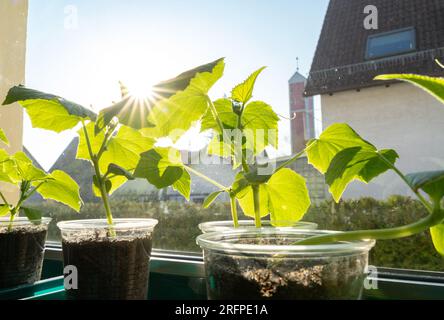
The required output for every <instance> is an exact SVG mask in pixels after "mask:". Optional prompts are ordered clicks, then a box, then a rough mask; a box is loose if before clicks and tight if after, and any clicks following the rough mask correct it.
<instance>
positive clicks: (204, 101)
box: [135, 60, 310, 227]
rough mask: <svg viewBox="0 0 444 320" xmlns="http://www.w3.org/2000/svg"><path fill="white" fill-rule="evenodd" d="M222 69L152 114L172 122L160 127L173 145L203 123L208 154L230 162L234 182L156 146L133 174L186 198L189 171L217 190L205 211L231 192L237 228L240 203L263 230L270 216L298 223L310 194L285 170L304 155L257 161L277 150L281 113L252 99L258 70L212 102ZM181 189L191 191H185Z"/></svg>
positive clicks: (284, 222)
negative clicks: (272, 163) (208, 135)
mask: <svg viewBox="0 0 444 320" xmlns="http://www.w3.org/2000/svg"><path fill="white" fill-rule="evenodd" d="M223 70H224V62H223V60H219V61H218V62H217V64H216V65H215V67H214V69H213V70H212V72H207V73H202V74H201V75H200V81H199V83H197V84H196V85H195V86H194V87H192V88H188V89H186V90H185V92H187V91H188V92H189V93H188V94H185V95H184V96H183V97H182V99H176V104H175V105H174V108H171V107H170V108H159V107H158V106H157V108H154V110H153V114H157V115H158V116H160V117H161V118H165V119H168V121H169V123H171V124H174V125H169V126H164V127H162V129H165V131H163V132H162V133H163V134H164V135H168V136H170V137H171V138H173V141H176V140H177V139H178V138H180V137H181V136H182V135H183V133H184V132H185V131H186V130H188V129H189V128H190V127H191V126H192V125H193V124H194V123H195V122H196V121H198V120H200V122H201V131H207V130H211V131H212V132H213V138H212V140H211V142H210V144H209V146H208V153H209V154H210V155H216V156H220V157H225V158H230V159H231V160H232V163H233V170H236V172H237V174H236V178H235V181H234V182H233V184H232V185H231V186H223V185H221V184H220V183H218V182H216V181H214V180H213V179H211V178H210V177H208V176H206V175H204V174H202V173H200V172H198V171H196V170H195V169H193V168H192V167H191V166H188V165H185V164H183V163H182V161H181V157H180V153H179V151H178V150H176V149H174V147H163V148H159V147H156V148H153V149H152V150H150V151H149V152H147V153H145V154H143V155H142V157H141V160H140V162H139V165H138V167H137V168H136V173H135V175H136V176H138V177H144V178H146V179H148V181H149V182H151V183H152V184H154V185H155V186H157V187H158V188H164V187H167V186H173V187H174V188H175V189H177V190H178V191H179V192H181V190H182V192H181V193H182V194H184V195H185V197H187V198H189V188H190V173H191V174H194V175H196V176H198V177H200V178H202V179H204V180H206V181H207V182H209V183H211V184H213V185H214V186H215V187H216V188H217V189H218V190H217V191H215V192H214V193H212V194H210V195H209V196H208V198H207V199H206V200H205V202H204V207H208V206H209V205H211V203H212V202H213V201H215V200H216V199H217V197H219V196H220V195H221V194H222V193H227V194H228V195H229V197H230V203H231V213H232V218H233V225H234V226H235V227H237V226H238V213H237V203H239V205H240V207H241V208H242V210H243V212H244V214H245V215H247V216H249V217H252V218H254V221H255V225H256V226H257V227H261V225H262V223H261V220H262V219H263V218H264V217H266V216H268V215H270V220H271V221H272V223H273V224H275V225H288V224H292V223H294V222H296V221H299V220H300V219H301V218H302V217H303V215H304V214H305V212H306V211H307V209H308V207H309V206H310V198H309V195H308V190H307V187H306V183H305V179H304V178H303V177H302V176H300V175H299V174H297V173H296V172H294V171H292V170H290V169H286V168H285V166H287V165H289V164H291V163H292V162H293V161H295V160H296V159H297V158H298V157H300V156H301V155H302V153H301V154H299V155H296V156H295V157H293V158H292V159H291V161H288V162H287V163H285V166H280V167H278V168H274V167H272V168H270V167H269V166H268V165H266V164H263V165H262V164H261V163H259V162H258V160H257V158H258V156H259V155H260V154H261V153H262V152H264V150H265V148H266V147H268V146H272V147H277V141H278V121H279V117H278V116H277V114H276V113H275V112H274V111H273V109H272V107H271V106H270V105H268V104H267V103H265V102H263V101H257V100H256V101H251V100H252V98H253V89H254V85H255V82H256V79H257V77H258V76H259V74H260V73H261V72H262V71H263V70H264V68H260V69H259V70H257V71H255V72H254V73H252V74H251V75H250V76H249V77H248V78H247V79H246V80H245V81H244V82H242V83H241V84H239V85H237V86H235V87H234V88H233V90H232V91H231V96H230V97H229V98H222V99H218V100H215V101H214V100H213V99H212V98H211V97H210V96H209V94H208V90H209V88H210V87H211V86H212V85H213V84H214V83H215V82H216V81H217V80H218V79H219V78H220V77H222V73H223ZM209 84H210V85H211V86H210V85H209ZM178 125H180V129H182V131H181V132H178V131H177V130H172V129H177V126H178ZM158 129H159V128H157V130H158ZM149 130H152V129H148V131H149ZM154 130H156V128H154ZM183 190H186V191H187V192H185V193H184V192H183Z"/></svg>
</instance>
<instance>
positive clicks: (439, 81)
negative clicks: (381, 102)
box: [375, 74, 444, 103]
mask: <svg viewBox="0 0 444 320" xmlns="http://www.w3.org/2000/svg"><path fill="white" fill-rule="evenodd" d="M375 80H400V81H405V82H409V83H412V84H414V85H415V86H417V87H419V88H421V89H423V90H424V91H426V92H428V93H430V94H431V95H432V96H434V97H435V98H436V99H438V100H439V101H440V102H441V103H444V78H434V77H428V76H421V75H416V74H386V75H380V76H377V77H376V78H375Z"/></svg>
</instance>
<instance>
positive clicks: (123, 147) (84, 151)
mask: <svg viewBox="0 0 444 320" xmlns="http://www.w3.org/2000/svg"><path fill="white" fill-rule="evenodd" d="M86 130H87V132H88V137H89V139H90V142H91V149H92V151H93V153H94V154H97V153H98V152H99V150H100V148H101V146H102V143H103V140H104V139H105V134H104V133H103V132H99V133H98V134H97V135H95V134H94V123H92V122H91V123H89V124H87V126H86ZM79 137H80V139H79V146H78V149H77V158H78V159H85V160H90V161H91V159H90V156H89V152H88V146H87V143H86V138H85V134H84V131H83V128H82V129H81V130H79ZM154 142H155V141H154V139H152V138H149V137H144V136H143V135H142V134H141V133H140V132H139V131H137V130H135V129H132V128H130V127H127V126H121V127H120V129H119V131H118V133H117V134H116V135H115V136H114V137H112V138H111V139H110V141H109V142H108V146H107V148H106V151H105V152H103V154H102V156H101V158H100V161H99V169H100V172H101V173H102V174H103V173H105V172H107V171H108V168H109V165H110V164H114V165H117V166H119V167H121V168H122V169H124V170H126V171H128V172H129V173H132V172H133V171H134V170H135V168H136V166H137V164H138V162H139V159H140V154H141V153H142V152H144V151H146V150H149V149H150V148H151V147H152V146H153V145H154ZM109 180H110V181H111V184H112V188H111V189H110V190H109V192H110V194H112V193H114V192H115V191H116V190H117V189H118V188H119V187H121V186H122V185H123V184H124V183H125V182H126V181H127V178H126V177H125V176H121V175H119V176H113V177H111V178H109ZM93 189H94V194H95V195H96V196H100V190H98V189H97V186H94V187H93Z"/></svg>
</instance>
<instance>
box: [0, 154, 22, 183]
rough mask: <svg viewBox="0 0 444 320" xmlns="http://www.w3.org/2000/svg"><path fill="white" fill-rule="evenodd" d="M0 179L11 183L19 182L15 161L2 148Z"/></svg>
mask: <svg viewBox="0 0 444 320" xmlns="http://www.w3.org/2000/svg"><path fill="white" fill-rule="evenodd" d="M0 181H3V182H9V183H13V184H15V183H17V182H19V174H18V170H17V165H16V162H15V160H14V158H12V157H10V156H9V154H8V153H7V152H6V150H4V149H0Z"/></svg>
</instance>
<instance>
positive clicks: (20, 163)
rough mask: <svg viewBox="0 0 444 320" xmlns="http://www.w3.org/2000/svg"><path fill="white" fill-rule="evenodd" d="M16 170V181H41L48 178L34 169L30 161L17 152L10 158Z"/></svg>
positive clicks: (23, 154)
mask: <svg viewBox="0 0 444 320" xmlns="http://www.w3.org/2000/svg"><path fill="white" fill-rule="evenodd" d="M12 159H13V160H14V161H15V164H16V168H17V173H18V176H17V181H22V180H25V181H41V180H44V179H46V178H47V177H48V175H47V174H46V173H45V172H44V171H43V170H40V169H38V168H36V167H35V166H34V165H33V164H32V161H31V159H29V158H28V157H27V156H26V154H25V153H24V152H21V151H19V152H17V153H16V154H14V155H13V156H12Z"/></svg>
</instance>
